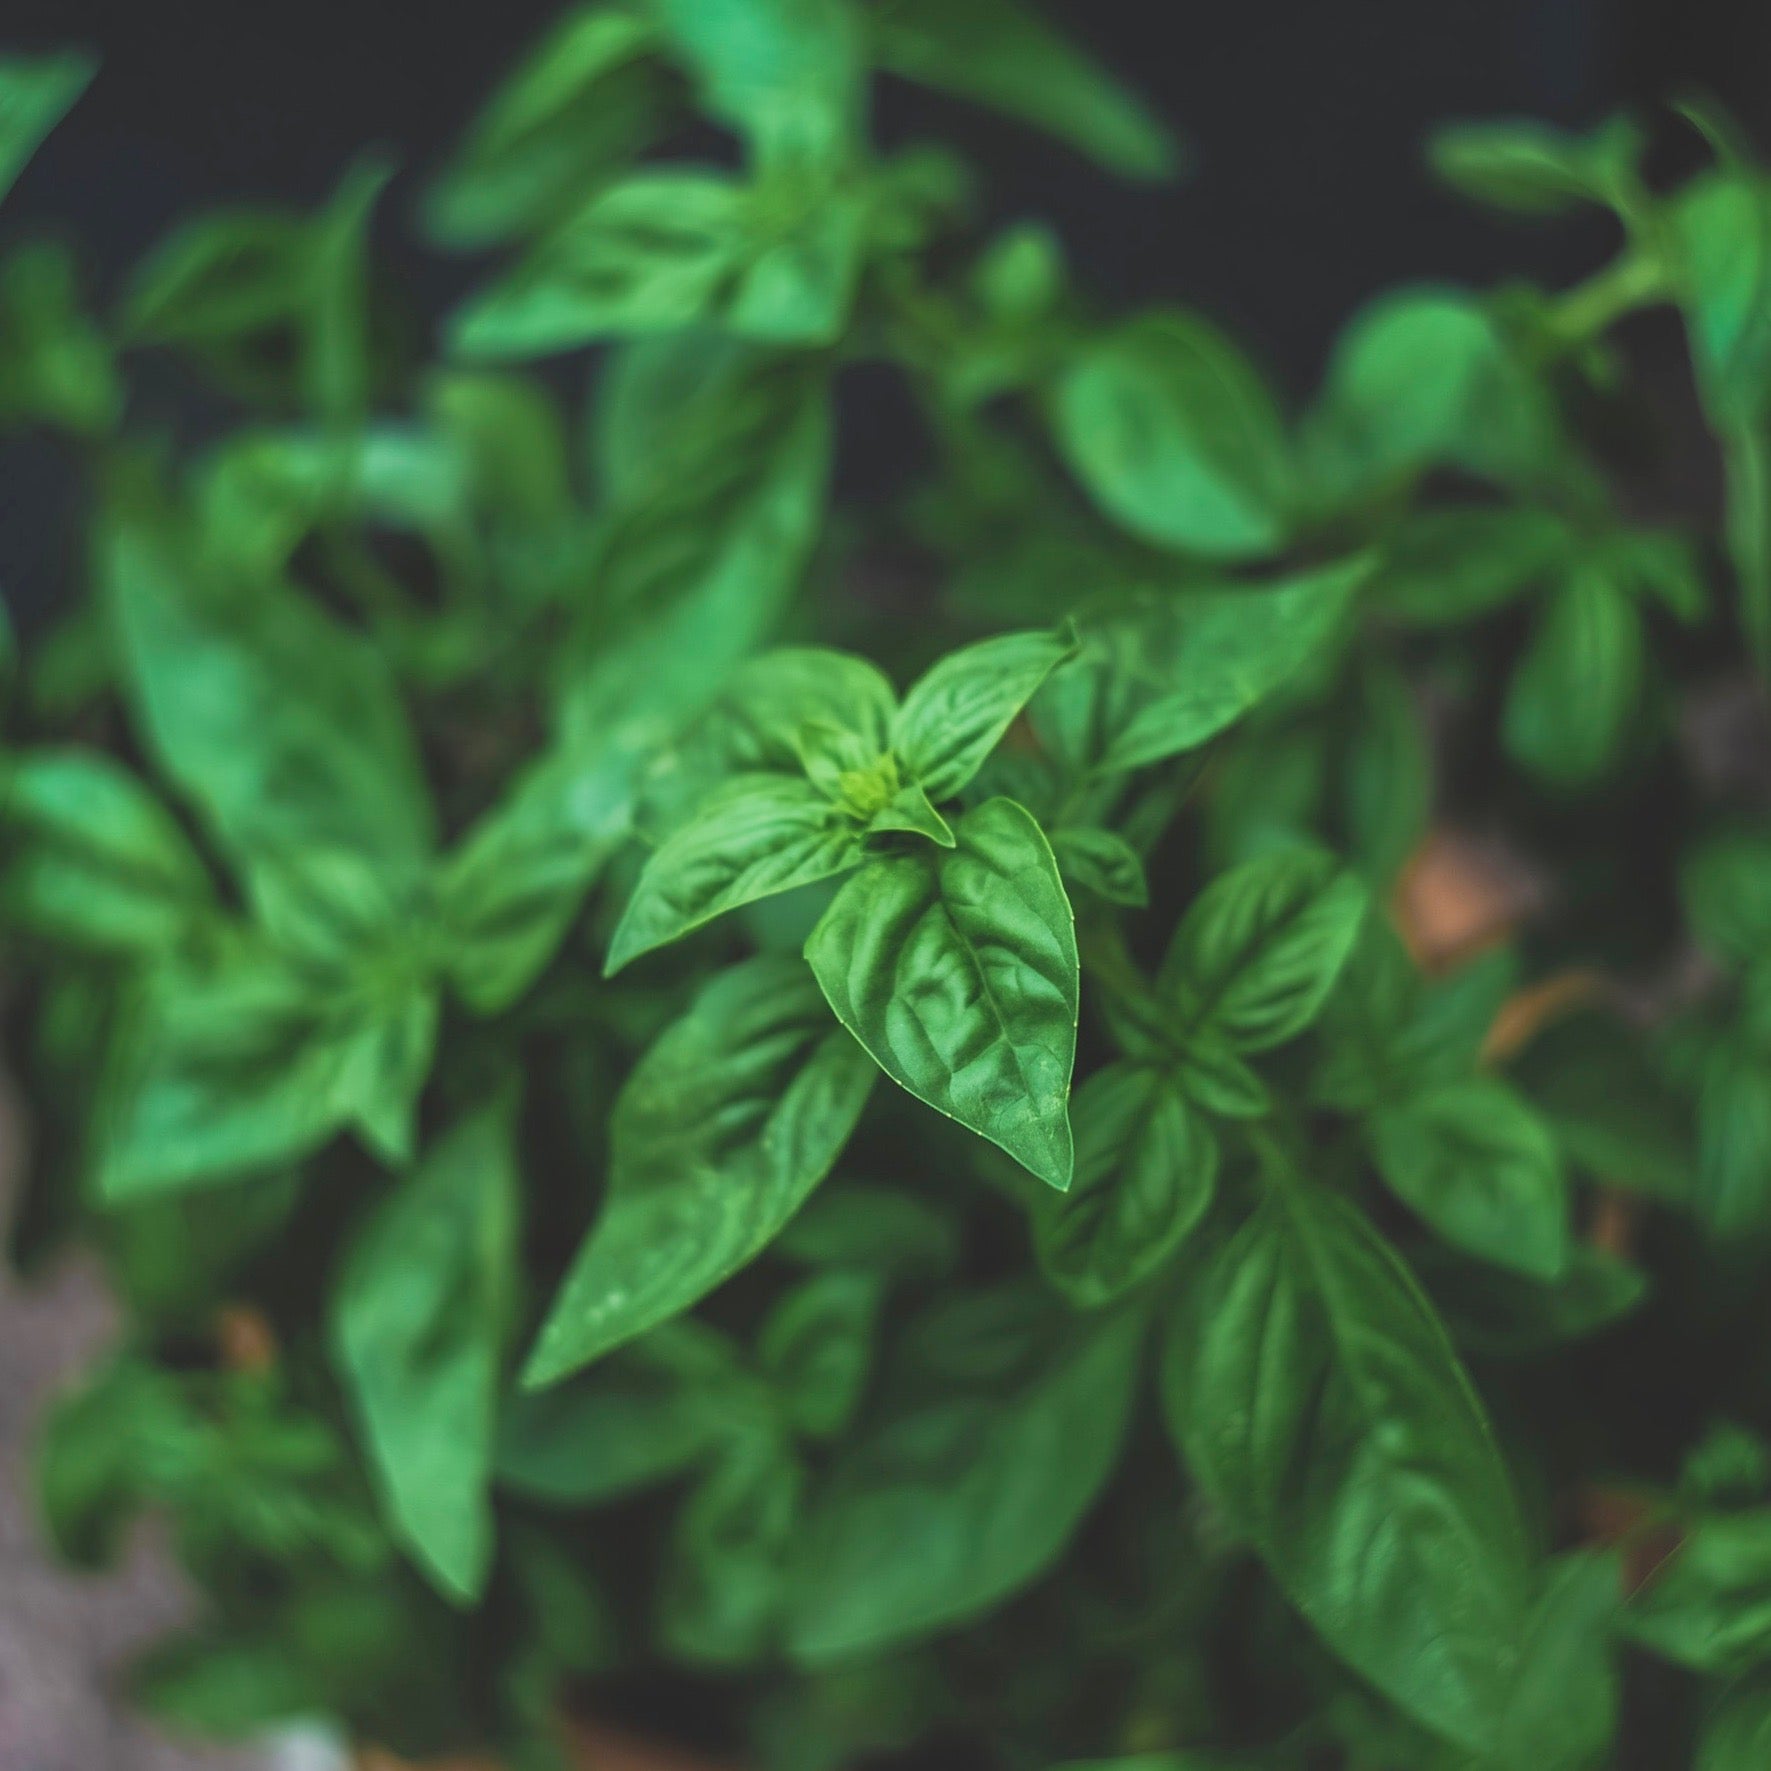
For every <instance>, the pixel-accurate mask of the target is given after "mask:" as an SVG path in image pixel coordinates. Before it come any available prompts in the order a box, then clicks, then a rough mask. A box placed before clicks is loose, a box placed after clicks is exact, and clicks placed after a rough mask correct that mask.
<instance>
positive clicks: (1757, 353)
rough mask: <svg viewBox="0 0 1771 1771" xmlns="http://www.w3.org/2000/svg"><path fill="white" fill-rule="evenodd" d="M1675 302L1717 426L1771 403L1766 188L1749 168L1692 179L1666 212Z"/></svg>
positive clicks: (1751, 417)
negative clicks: (1677, 301)
mask: <svg viewBox="0 0 1771 1771" xmlns="http://www.w3.org/2000/svg"><path fill="white" fill-rule="evenodd" d="M1670 220H1671V229H1670V239H1671V247H1672V253H1673V263H1674V274H1675V280H1676V284H1677V287H1678V290H1679V300H1680V303H1681V305H1682V306H1683V307H1684V310H1685V328H1686V332H1687V335H1688V336H1689V338H1690V341H1691V361H1692V367H1693V368H1694V369H1695V371H1696V374H1697V386H1698V390H1699V392H1700V393H1701V394H1702V396H1703V402H1704V406H1705V409H1706V410H1707V411H1708V413H1709V415H1710V417H1711V419H1712V421H1713V422H1714V423H1715V424H1717V425H1718V426H1720V427H1727V426H1730V425H1738V424H1742V423H1750V422H1753V421H1755V420H1758V419H1762V418H1763V417H1764V415H1765V413H1766V410H1767V407H1768V406H1771V308H1768V306H1767V297H1768V295H1771V186H1767V185H1766V183H1765V181H1764V179H1763V178H1762V177H1760V176H1759V175H1758V174H1757V173H1756V172H1754V171H1752V170H1751V169H1749V168H1745V167H1741V168H1722V169H1719V170H1717V171H1714V172H1710V173H1706V174H1705V175H1703V176H1702V177H1700V178H1696V179H1693V180H1692V181H1691V182H1690V183H1689V184H1688V185H1686V186H1685V188H1684V189H1683V190H1682V191H1681V192H1679V194H1678V196H1677V198H1676V199H1675V200H1674V202H1673V203H1672V205H1671V209H1670Z"/></svg>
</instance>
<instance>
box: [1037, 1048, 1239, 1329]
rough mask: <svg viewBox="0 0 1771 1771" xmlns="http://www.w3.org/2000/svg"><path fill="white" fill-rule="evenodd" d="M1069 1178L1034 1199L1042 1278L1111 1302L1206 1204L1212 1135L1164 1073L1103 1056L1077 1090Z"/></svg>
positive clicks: (1155, 1264)
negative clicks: (1104, 1061) (1100, 1066)
mask: <svg viewBox="0 0 1771 1771" xmlns="http://www.w3.org/2000/svg"><path fill="white" fill-rule="evenodd" d="M1071 1118H1072V1123H1073V1125H1074V1127H1075V1132H1076V1177H1075V1179H1074V1180H1073V1181H1072V1183H1071V1186H1070V1191H1069V1192H1067V1193H1050V1192H1047V1193H1042V1194H1040V1195H1039V1196H1038V1198H1037V1199H1036V1201H1035V1202H1034V1206H1033V1229H1034V1239H1035V1244H1036V1246H1037V1248H1038V1251H1039V1260H1040V1265H1041V1266H1042V1267H1043V1268H1044V1269H1045V1272H1046V1276H1047V1277H1048V1278H1049V1279H1050V1280H1051V1281H1052V1283H1053V1284H1054V1285H1056V1286H1057V1287H1058V1289H1059V1290H1060V1291H1062V1292H1063V1293H1064V1294H1065V1295H1066V1296H1067V1297H1069V1298H1070V1299H1071V1300H1072V1301H1073V1302H1074V1303H1077V1304H1080V1305H1082V1306H1083V1307H1084V1308H1085V1309H1096V1308H1099V1307H1100V1306H1101V1305H1102V1304H1109V1303H1112V1302H1113V1301H1114V1300H1115V1299H1117V1298H1119V1297H1121V1296H1122V1295H1123V1294H1124V1293H1126V1292H1128V1291H1130V1290H1131V1289H1132V1288H1133V1287H1134V1286H1136V1285H1140V1284H1142V1283H1143V1281H1144V1280H1146V1279H1148V1278H1149V1277H1150V1275H1151V1274H1152V1273H1155V1272H1157V1271H1159V1270H1160V1269H1161V1268H1162V1267H1163V1266H1165V1265H1166V1264H1167V1263H1168V1261H1169V1259H1170V1257H1171V1256H1172V1255H1173V1254H1174V1252H1175V1250H1176V1249H1177V1248H1179V1247H1180V1246H1181V1244H1182V1243H1183V1242H1184V1241H1185V1240H1186V1239H1187V1237H1188V1235H1189V1234H1190V1233H1191V1232H1192V1231H1193V1229H1194V1228H1195V1227H1196V1226H1197V1225H1198V1223H1199V1221H1200V1219H1201V1218H1203V1217H1204V1216H1205V1213H1206V1211H1207V1209H1208V1208H1209V1207H1210V1205H1211V1202H1212V1197H1213V1194H1214V1192H1215V1191H1216V1187H1217V1173H1218V1141H1217V1136H1216V1134H1215V1133H1214V1132H1213V1131H1212V1128H1211V1124H1210V1122H1209V1121H1208V1120H1207V1119H1206V1118H1205V1116H1204V1115H1203V1114H1202V1113H1200V1112H1199V1110H1198V1109H1197V1108H1195V1107H1193V1106H1191V1105H1190V1104H1189V1103H1188V1101H1187V1099H1186V1097H1185V1096H1184V1095H1182V1094H1181V1092H1180V1091H1179V1089H1178V1088H1177V1087H1176V1086H1175V1084H1174V1082H1173V1080H1172V1079H1171V1078H1170V1077H1168V1076H1167V1075H1165V1074H1164V1073H1163V1072H1162V1071H1160V1070H1156V1069H1151V1068H1147V1067H1145V1066H1142V1065H1136V1064H1126V1063H1119V1064H1109V1065H1108V1066H1107V1068H1106V1069H1104V1070H1098V1071H1096V1073H1095V1074H1094V1075H1093V1076H1091V1077H1090V1078H1089V1079H1088V1080H1087V1081H1086V1082H1085V1083H1083V1085H1082V1086H1081V1087H1080V1088H1079V1089H1078V1090H1077V1091H1076V1101H1075V1105H1074V1107H1073V1109H1072V1114H1071Z"/></svg>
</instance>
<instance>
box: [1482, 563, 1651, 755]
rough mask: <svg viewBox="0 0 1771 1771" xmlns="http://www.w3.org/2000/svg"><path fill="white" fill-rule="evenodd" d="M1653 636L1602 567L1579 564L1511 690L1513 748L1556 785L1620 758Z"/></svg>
mask: <svg viewBox="0 0 1771 1771" xmlns="http://www.w3.org/2000/svg"><path fill="white" fill-rule="evenodd" d="M1646 662H1647V660H1646V636H1645V635H1644V633H1643V629H1642V617H1641V614H1640V611H1639V610H1638V609H1637V607H1636V604H1635V602H1634V600H1633V599H1632V598H1631V597H1630V596H1629V595H1628V594H1627V593H1626V592H1625V591H1623V590H1622V589H1620V588H1619V587H1618V585H1617V584H1615V583H1614V582H1613V581H1612V579H1611V577H1610V576H1609V574H1608V573H1607V572H1606V571H1605V570H1604V569H1603V568H1595V567H1588V568H1585V569H1582V568H1580V567H1576V568H1575V570H1574V572H1573V574H1572V575H1571V576H1570V578H1569V580H1568V582H1567V583H1566V584H1565V585H1563V586H1562V588H1561V589H1560V590H1558V591H1557V592H1556V593H1555V594H1554V595H1553V596H1552V597H1551V599H1550V601H1549V603H1548V605H1547V606H1546V608H1545V610H1544V612H1543V615H1542V617H1541V619H1540V620H1539V622H1538V626H1537V631H1536V633H1535V634H1534V635H1533V637H1532V641H1531V645H1530V648H1529V649H1528V650H1527V652H1526V654H1525V657H1524V659H1523V660H1522V661H1521V662H1520V665H1519V668H1518V671H1517V672H1516V674H1515V675H1514V677H1513V683H1512V688H1511V690H1510V692H1509V693H1508V696H1507V705H1506V713H1505V716H1504V719H1503V723H1502V731H1503V734H1504V736H1505V738H1506V745H1507V749H1508V750H1509V751H1510V752H1511V753H1512V754H1513V756H1514V757H1516V758H1517V759H1518V760H1519V761H1520V762H1521V763H1523V764H1524V765H1525V766H1526V767H1527V768H1528V769H1530V770H1531V771H1532V773H1533V774H1535V775H1537V776H1538V777H1540V778H1541V779H1542V780H1545V781H1547V782H1550V783H1551V784H1552V785H1555V786H1560V787H1573V786H1579V785H1581V784H1583V783H1585V782H1588V781H1591V780H1593V779H1595V778H1596V777H1598V776H1600V775H1602V774H1604V773H1605V771H1606V770H1607V769H1608V768H1609V767H1610V766H1611V764H1612V763H1614V762H1615V761H1616V759H1617V755H1618V752H1619V750H1620V749H1621V747H1622V745H1623V743H1624V741H1625V739H1626V738H1627V736H1628V733H1629V727H1630V721H1631V718H1632V716H1633V715H1634V714H1635V712H1636V706H1637V702H1638V700H1639V698H1640V695H1641V690H1642V679H1643V675H1644V671H1645V667H1646Z"/></svg>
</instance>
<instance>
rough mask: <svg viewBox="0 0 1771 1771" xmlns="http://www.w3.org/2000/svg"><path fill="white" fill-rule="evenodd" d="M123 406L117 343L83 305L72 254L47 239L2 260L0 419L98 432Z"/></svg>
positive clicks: (79, 433)
mask: <svg viewBox="0 0 1771 1771" xmlns="http://www.w3.org/2000/svg"><path fill="white" fill-rule="evenodd" d="M122 409H123V393H122V388H121V387H120V386H119V384H118V381H117V374H116V370H115V367H114V366H113V364H112V360H111V347H110V345H109V343H108V342H107V340H106V339H105V336H104V334H103V333H102V332H100V331H99V329H98V327H97V326H95V325H94V324H93V322H92V320H91V319H90V318H89V317H88V316H87V314H86V313H85V311H84V310H83V308H82V306H81V303H80V290H79V280H78V277H77V275H76V272H75V269H74V258H73V254H72V253H71V252H69V251H68V250H67V249H66V248H65V247H63V246H60V245H55V244H50V243H47V242H43V243H39V244H36V245H31V246H24V247H21V248H20V249H19V250H18V251H16V252H13V253H11V254H10V255H9V256H8V257H7V258H6V260H5V262H4V264H0V423H6V424H48V425H55V426H58V427H60V428H61V429H63V430H66V431H70V432H72V433H73V434H75V435H76V436H98V435H100V434H101V433H103V432H105V431H107V430H109V429H111V428H112V427H113V426H114V425H115V424H116V422H117V419H118V417H119V415H120V414H121V412H122Z"/></svg>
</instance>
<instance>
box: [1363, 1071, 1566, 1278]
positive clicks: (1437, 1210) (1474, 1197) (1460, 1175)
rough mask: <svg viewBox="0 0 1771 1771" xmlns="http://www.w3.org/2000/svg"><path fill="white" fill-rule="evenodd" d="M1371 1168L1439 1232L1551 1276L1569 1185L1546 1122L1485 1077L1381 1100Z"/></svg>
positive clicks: (1560, 1257)
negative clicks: (1385, 1101) (1384, 1103)
mask: <svg viewBox="0 0 1771 1771" xmlns="http://www.w3.org/2000/svg"><path fill="white" fill-rule="evenodd" d="M1371 1139H1372V1151H1373V1154H1374V1155H1375V1157H1376V1160H1377V1168H1378V1172H1379V1174H1381V1175H1382V1176H1383V1177H1384V1180H1385V1181H1386V1182H1387V1183H1388V1185H1389V1187H1390V1189H1391V1191H1392V1192H1394V1193H1395V1194H1396V1195H1397V1197H1398V1198H1400V1199H1402V1200H1403V1201H1404V1202H1405V1203H1406V1204H1408V1205H1409V1206H1411V1207H1412V1208H1413V1209H1414V1210H1415V1211H1416V1212H1418V1213H1419V1214H1420V1215H1421V1217H1423V1218H1424V1219H1425V1220H1426V1221H1427V1222H1428V1223H1429V1224H1431V1225H1432V1226H1433V1228H1434V1229H1435V1230H1437V1231H1438V1232H1439V1234H1440V1235H1442V1236H1443V1237H1445V1238H1446V1240H1447V1241H1449V1242H1452V1243H1455V1244H1456V1245H1457V1246H1458V1247H1459V1248H1462V1249H1464V1250H1466V1251H1467V1252H1468V1253H1470V1254H1473V1255H1477V1256H1479V1257H1481V1258H1482V1259H1483V1260H1488V1261H1493V1262H1495V1263H1496V1264H1497V1265H1499V1266H1503V1267H1510V1268H1512V1269H1513V1270H1514V1271H1516V1272H1519V1273H1524V1274H1526V1275H1527V1276H1529V1277H1531V1278H1534V1279H1544V1280H1549V1279H1555V1278H1558V1277H1559V1276H1560V1275H1561V1274H1562V1273H1563V1272H1564V1271H1565V1269H1566V1268H1567V1265H1568V1255H1569V1246H1570V1231H1569V1225H1568V1184H1567V1181H1566V1179H1565V1177H1564V1175H1563V1173H1562V1163H1561V1159H1560V1156H1559V1154H1558V1152H1557V1150H1556V1140H1555V1139H1554V1137H1552V1136H1551V1134H1550V1129H1549V1127H1548V1126H1547V1125H1546V1124H1545V1123H1544V1121H1543V1120H1542V1119H1541V1118H1540V1117H1539V1116H1538V1115H1537V1114H1536V1113H1534V1112H1533V1111H1532V1110H1531V1109H1530V1108H1529V1107H1528V1106H1526V1104H1525V1103H1524V1101H1522V1100H1521V1099H1520V1098H1519V1096H1518V1094H1517V1093H1515V1092H1514V1090H1512V1089H1511V1088H1509V1087H1508V1086H1507V1085H1506V1084H1505V1083H1503V1082H1500V1081H1497V1080H1495V1079H1494V1078H1492V1077H1471V1078H1469V1079H1468V1080H1466V1081H1463V1082H1454V1083H1449V1084H1446V1085H1445V1086H1443V1087H1441V1088H1436V1089H1433V1090H1430V1091H1429V1092H1427V1093H1425V1094H1422V1095H1419V1096H1416V1097H1413V1098H1407V1097H1405V1098H1403V1099H1402V1100H1399V1101H1398V1102H1396V1103H1395V1104H1394V1105H1392V1106H1384V1107H1380V1108H1379V1109H1378V1111H1377V1113H1376V1114H1374V1115H1373V1117H1372V1120H1371Z"/></svg>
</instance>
